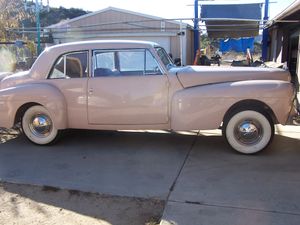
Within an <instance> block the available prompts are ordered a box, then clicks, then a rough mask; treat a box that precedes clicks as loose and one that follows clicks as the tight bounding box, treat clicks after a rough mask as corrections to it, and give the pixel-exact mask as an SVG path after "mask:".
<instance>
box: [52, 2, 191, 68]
mask: <svg viewBox="0 0 300 225" xmlns="http://www.w3.org/2000/svg"><path fill="white" fill-rule="evenodd" d="M48 28H49V30H50V33H51V34H52V37H53V43H54V44H59V43H65V42H70V41H79V40H96V39H97V40H103V39H110V40H111V39H122V40H142V41H152V42H156V43H158V44H160V45H161V46H163V47H164V48H165V49H166V51H167V52H168V53H171V54H172V55H173V58H174V59H175V58H182V63H183V65H187V64H191V63H192V61H193V55H192V54H193V29H192V27H191V26H190V25H188V24H186V23H182V22H179V21H174V20H166V19H163V18H159V17H155V16H149V15H145V14H141V13H137V12H132V11H128V10H124V9H119V8H114V7H109V8H106V9H103V10H100V11H97V12H93V13H89V14H86V15H83V16H80V17H77V18H74V19H71V20H66V21H63V22H60V23H58V24H54V25H51V26H49V27H48Z"/></svg>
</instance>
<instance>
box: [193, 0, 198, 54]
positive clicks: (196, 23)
mask: <svg viewBox="0 0 300 225" xmlns="http://www.w3.org/2000/svg"><path fill="white" fill-rule="evenodd" d="M198 7H199V5H198V0H195V2H194V8H195V17H194V57H195V55H196V52H197V50H198V49H199V26H198V25H199V11H198Z"/></svg>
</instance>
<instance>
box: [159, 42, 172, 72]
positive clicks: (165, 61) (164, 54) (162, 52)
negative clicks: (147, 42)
mask: <svg viewBox="0 0 300 225" xmlns="http://www.w3.org/2000/svg"><path fill="white" fill-rule="evenodd" d="M155 50H156V52H157V54H158V56H159V58H160V59H161V61H162V62H163V64H165V66H166V68H167V69H168V70H169V69H171V68H172V67H175V65H174V63H173V61H172V59H171V58H170V56H169V55H168V54H167V52H166V51H165V49H163V48H162V47H156V48H155Z"/></svg>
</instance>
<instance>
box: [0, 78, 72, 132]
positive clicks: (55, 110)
mask: <svg viewBox="0 0 300 225" xmlns="http://www.w3.org/2000/svg"><path fill="white" fill-rule="evenodd" d="M27 103H37V104H40V105H42V106H44V107H45V108H46V109H47V110H48V111H49V113H50V116H51V118H52V120H53V122H54V124H55V126H56V127H57V129H65V128H67V106H66V101H65V98H64V96H63V94H62V93H61V92H60V90H59V89H57V88H56V87H54V86H52V85H50V84H45V83H33V84H21V85H18V86H16V87H11V88H7V89H3V90H0V127H7V128H10V127H12V126H13V125H14V120H15V116H16V113H17V111H18V109H19V108H20V107H22V106H23V105H25V104H27Z"/></svg>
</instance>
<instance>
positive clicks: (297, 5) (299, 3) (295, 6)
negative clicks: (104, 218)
mask: <svg viewBox="0 0 300 225" xmlns="http://www.w3.org/2000/svg"><path fill="white" fill-rule="evenodd" d="M299 10H300V0H296V1H294V2H293V3H292V4H291V5H290V6H288V7H287V8H286V9H284V10H283V11H282V12H280V13H279V14H278V15H277V16H275V17H274V18H273V20H274V21H275V22H276V20H284V19H286V18H287V17H289V16H290V15H292V14H294V13H295V12H297V11H299Z"/></svg>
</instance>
